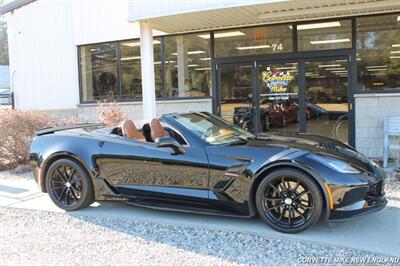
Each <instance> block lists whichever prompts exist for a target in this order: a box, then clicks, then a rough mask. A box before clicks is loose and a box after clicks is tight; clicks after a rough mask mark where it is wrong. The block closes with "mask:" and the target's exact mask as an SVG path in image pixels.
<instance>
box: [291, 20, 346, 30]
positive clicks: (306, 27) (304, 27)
mask: <svg viewBox="0 0 400 266" xmlns="http://www.w3.org/2000/svg"><path fill="white" fill-rule="evenodd" d="M340 26H342V24H340V22H339V21H333V22H323V23H312V24H302V25H297V30H312V29H323V28H332V27H340ZM289 28H292V26H289Z"/></svg>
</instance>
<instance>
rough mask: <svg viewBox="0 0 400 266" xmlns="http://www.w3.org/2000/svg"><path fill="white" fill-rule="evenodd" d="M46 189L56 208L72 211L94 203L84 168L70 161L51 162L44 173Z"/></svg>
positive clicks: (91, 187) (91, 189)
mask: <svg viewBox="0 0 400 266" xmlns="http://www.w3.org/2000/svg"><path fill="white" fill-rule="evenodd" d="M46 189H47V193H48V194H49V196H50V199H51V200H52V201H53V202H54V204H55V205H57V207H59V208H61V209H63V210H66V211H74V210H78V209H81V208H85V207H87V206H89V205H90V204H92V203H93V202H94V188H93V184H92V180H91V179H90V176H89V175H88V174H87V172H86V171H85V170H84V168H83V167H82V166H81V165H80V164H78V163H77V162H75V161H74V160H71V159H66V158H64V159H59V160H56V161H55V162H53V163H52V164H51V165H50V167H49V168H48V170H47V173H46Z"/></svg>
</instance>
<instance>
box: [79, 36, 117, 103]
mask: <svg viewBox="0 0 400 266" xmlns="http://www.w3.org/2000/svg"><path fill="white" fill-rule="evenodd" d="M80 64H81V86H82V100H83V101H94V100H99V99H104V98H114V97H115V96H117V95H118V75H117V50H116V44H115V43H104V44H95V45H87V46H84V47H81V50H80Z"/></svg>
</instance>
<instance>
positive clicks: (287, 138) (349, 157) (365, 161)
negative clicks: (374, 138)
mask: <svg viewBox="0 0 400 266" xmlns="http://www.w3.org/2000/svg"><path fill="white" fill-rule="evenodd" d="M247 145H248V146H258V147H260V146H266V147H267V146H269V147H271V146H278V147H282V148H291V149H298V150H303V151H309V152H310V153H318V154H322V155H325V156H331V157H334V158H336V159H339V160H343V161H346V162H349V163H351V164H353V165H355V166H357V167H358V168H361V169H364V170H366V171H368V172H376V169H375V168H379V167H378V166H377V165H376V164H375V163H374V162H372V161H371V160H370V159H369V158H368V157H366V156H365V155H363V154H361V153H359V152H357V151H356V150H355V149H354V148H352V147H350V146H348V145H346V144H344V143H342V142H340V141H337V140H334V139H330V138H326V137H322V136H317V135H310V134H302V133H279V134H277V133H268V134H267V133H263V134H259V135H257V137H256V138H255V139H253V140H250V141H248V142H247Z"/></svg>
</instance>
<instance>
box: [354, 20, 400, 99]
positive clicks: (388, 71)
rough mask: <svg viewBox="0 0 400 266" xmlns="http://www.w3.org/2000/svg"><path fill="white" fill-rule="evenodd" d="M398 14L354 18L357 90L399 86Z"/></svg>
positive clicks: (399, 28) (386, 88)
mask: <svg viewBox="0 0 400 266" xmlns="http://www.w3.org/2000/svg"><path fill="white" fill-rule="evenodd" d="M398 17H399V15H398V14H397V15H385V16H376V17H362V18H357V66H358V90H360V91H383V90H393V89H400V79H399V76H400V21H399V19H398Z"/></svg>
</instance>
